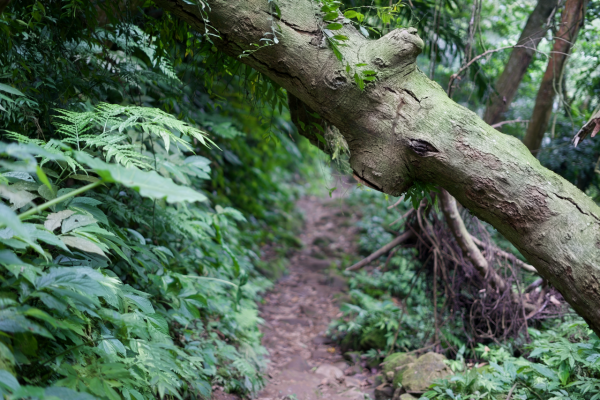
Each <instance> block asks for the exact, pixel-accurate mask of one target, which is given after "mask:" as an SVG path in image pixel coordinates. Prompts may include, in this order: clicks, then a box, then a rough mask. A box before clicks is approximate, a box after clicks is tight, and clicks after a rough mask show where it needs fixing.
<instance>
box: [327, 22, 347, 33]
mask: <svg viewBox="0 0 600 400" xmlns="http://www.w3.org/2000/svg"><path fill="white" fill-rule="evenodd" d="M343 27H344V25H342V24H340V23H339V22H334V23H331V24H328V25H327V26H326V27H325V28H327V29H329V30H330V31H338V30H340V29H342V28H343Z"/></svg>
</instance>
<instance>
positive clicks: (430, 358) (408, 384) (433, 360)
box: [394, 353, 452, 393]
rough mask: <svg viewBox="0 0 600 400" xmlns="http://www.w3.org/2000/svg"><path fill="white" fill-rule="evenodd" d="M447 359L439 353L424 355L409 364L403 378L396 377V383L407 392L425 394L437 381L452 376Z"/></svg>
mask: <svg viewBox="0 0 600 400" xmlns="http://www.w3.org/2000/svg"><path fill="white" fill-rule="evenodd" d="M445 359H446V357H444V356H443V355H441V354H437V353H426V354H423V355H422V356H421V357H419V358H418V359H417V360H416V361H415V362H413V363H411V364H407V365H406V369H404V370H403V371H402V372H401V374H402V376H401V378H400V379H398V380H397V378H396V377H394V382H397V383H401V385H402V387H403V388H404V390H406V391H407V392H411V393H423V392H425V391H427V388H428V387H429V386H430V385H431V384H432V383H433V382H434V381H435V380H437V379H443V378H446V377H447V376H448V375H451V374H452V372H451V371H450V369H449V368H448V366H447V365H446V364H445V363H444V360H445ZM398 372H400V371H398ZM398 372H397V373H398Z"/></svg>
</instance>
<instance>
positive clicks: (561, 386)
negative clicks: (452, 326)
mask: <svg viewBox="0 0 600 400" xmlns="http://www.w3.org/2000/svg"><path fill="white" fill-rule="evenodd" d="M529 334H530V336H531V338H532V342H531V343H529V344H527V345H526V346H524V347H523V348H522V349H518V350H517V349H515V348H514V347H512V346H509V345H496V346H490V347H487V346H484V345H479V346H478V348H477V349H476V352H477V353H478V354H479V356H480V358H481V359H482V360H485V361H486V362H485V363H484V364H487V365H484V366H481V367H479V368H467V366H466V365H465V363H464V359H461V358H460V357H459V358H457V360H456V361H451V362H450V363H451V364H450V365H451V366H452V367H453V369H454V370H456V371H457V374H456V375H455V376H452V377H451V378H450V379H447V380H444V381H441V382H438V383H434V384H433V385H432V387H431V390H430V391H429V392H427V393H425V395H424V398H429V399H452V400H463V399H464V400H467V399H469V400H470V399H506V398H507V396H508V394H509V393H510V394H512V397H511V398H512V399H522V400H525V399H532V398H538V399H544V400H558V399H571V400H584V399H585V400H597V399H600V361H599V360H600V340H598V337H597V336H596V334H595V333H593V332H592V331H591V330H590V329H589V328H588V326H587V324H586V323H585V322H583V321H582V320H580V319H575V320H574V321H570V322H565V323H563V324H560V325H557V326H554V327H552V328H548V329H546V330H544V331H539V330H536V329H529ZM521 352H524V353H523V354H522V355H521V356H520V357H517V356H515V354H516V353H521Z"/></svg>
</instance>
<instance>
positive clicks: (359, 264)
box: [346, 231, 414, 271]
mask: <svg viewBox="0 0 600 400" xmlns="http://www.w3.org/2000/svg"><path fill="white" fill-rule="evenodd" d="M413 236H414V234H413V233H412V231H406V232H404V233H403V234H402V235H400V236H398V237H397V238H395V239H394V240H392V241H391V242H389V243H388V244H386V245H385V246H383V247H382V248H380V249H379V250H377V251H376V252H374V253H373V254H371V255H370V256H368V257H366V258H364V259H362V260H361V261H359V262H357V263H356V264H354V265H352V266H350V267H348V268H346V271H356V270H357V269H361V268H362V267H364V266H365V265H367V264H369V263H370V262H372V261H374V260H377V259H378V258H379V257H381V256H382V255H384V254H386V253H387V252H388V251H390V250H392V249H393V248H394V247H396V246H399V245H401V244H402V243H404V242H406V241H407V240H409V239H410V238H412V237H413Z"/></svg>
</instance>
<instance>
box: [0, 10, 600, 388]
mask: <svg viewBox="0 0 600 400" xmlns="http://www.w3.org/2000/svg"><path fill="white" fill-rule="evenodd" d="M193 2H194V3H195V2H197V3H198V5H199V7H202V6H206V4H205V3H204V2H203V1H202V0H198V1H196V0H194V1H193ZM321 3H322V4H321V7H322V8H321V10H322V11H323V20H324V24H323V33H324V34H326V36H327V38H328V45H329V47H330V48H331V50H332V51H333V52H334V53H335V54H336V55H338V57H341V53H340V52H339V51H338V48H339V46H344V43H345V41H347V40H348V38H346V37H345V36H343V35H336V34H335V33H336V32H335V31H336V30H339V29H340V28H341V24H340V23H339V22H336V20H337V19H338V17H339V15H340V13H342V14H343V15H344V17H345V19H346V21H345V22H346V23H352V24H353V25H355V26H356V27H357V28H358V29H359V31H360V32H362V34H363V35H364V36H366V37H370V38H378V37H380V36H381V35H383V34H385V33H387V32H389V31H390V30H392V29H394V28H397V27H407V26H415V27H417V28H418V30H419V32H420V34H421V36H422V37H423V38H424V39H425V43H426V47H425V49H424V52H423V55H422V56H421V57H420V58H419V60H418V63H419V66H420V68H421V69H422V70H423V71H425V72H426V73H428V75H429V76H431V77H432V78H435V79H436V80H437V81H439V82H440V83H441V84H442V85H445V84H447V83H448V82H449V80H450V77H451V75H452V74H454V73H455V72H456V71H457V70H458V69H459V68H460V66H461V65H465V63H466V62H468V61H470V60H472V59H473V57H474V56H475V55H476V54H481V53H483V52H485V51H486V50H488V49H490V48H498V47H503V46H509V45H511V44H513V43H515V42H516V40H517V38H518V36H519V33H520V29H521V27H522V25H523V24H524V21H525V20H526V19H527V17H528V15H529V13H530V12H531V10H532V9H533V7H534V6H535V1H529V0H511V1H508V2H493V1H485V2H484V1H472V0H464V1H463V0H440V1H437V0H436V1H434V0H412V1H402V2H389V1H387V0H386V1H383V0H375V1H371V2H368V4H367V2H360V1H355V0H346V1H335V0H325V1H322V2H321ZM116 4H119V5H116ZM269 4H270V6H271V7H272V11H273V15H277V14H278V7H279V6H278V2H277V1H275V0H273V1H271V0H269ZM599 13H600V4H599V3H598V1H590V2H589V6H588V11H587V14H586V21H585V24H584V26H583V28H582V30H581V33H580V38H579V40H578V42H577V47H576V48H575V50H574V51H573V54H572V55H571V57H570V61H569V64H568V69H567V71H566V72H565V74H564V76H563V80H562V81H561V82H560V84H559V85H557V88H558V89H559V99H558V100H559V101H558V102H557V107H556V110H555V111H556V112H555V114H554V115H553V119H552V125H551V128H550V129H549V136H548V137H547V138H546V139H545V141H544V149H543V151H542V152H541V155H540V160H541V162H542V163H543V164H544V165H546V166H548V167H549V168H551V169H552V170H554V171H556V172H557V173H559V174H561V175H563V176H565V177H566V178H567V179H569V180H570V181H572V182H573V183H575V184H576V185H577V186H578V187H580V188H581V189H582V190H586V191H587V193H588V194H590V195H591V196H592V197H594V198H595V199H596V200H598V199H600V188H599V185H598V176H597V174H596V172H595V171H594V167H595V166H596V165H597V164H596V163H597V160H598V158H599V157H600V151H599V150H598V146H600V144H598V143H599V142H598V141H597V140H596V141H591V140H586V141H584V142H583V143H582V144H580V146H579V147H578V148H577V149H573V147H572V146H570V139H571V137H572V136H573V134H574V133H575V132H576V130H577V129H578V128H579V127H580V126H581V125H583V123H584V122H585V121H586V120H587V119H588V118H589V117H590V115H591V114H592V112H593V111H594V110H595V109H596V108H597V107H598V106H599V103H598V94H599V90H600V89H599V88H600V85H599V84H598V82H599V80H600V75H599V71H600V69H599V68H598V66H599V65H600V53H599V51H600V48H599V47H598V40H597V39H598V36H599V35H600V22H599V21H600V14H599ZM559 20H560V13H559V12H557V13H555V14H553V17H552V19H551V20H550V23H551V26H552V29H554V28H556V25H557V23H558V21H559ZM473 21H476V22H473ZM552 29H550V30H549V33H548V35H547V38H546V39H545V40H543V41H542V43H541V45H540V47H539V50H540V51H539V52H538V53H537V54H536V56H535V59H534V61H533V64H532V65H531V67H530V68H529V70H528V74H527V75H526V77H525V79H524V81H523V83H522V84H521V87H520V91H519V93H518V95H517V98H516V99H515V100H514V102H513V104H512V106H511V108H510V110H509V111H508V113H507V114H506V116H505V118H506V120H515V119H521V120H526V119H528V118H529V115H530V114H531V110H532V108H533V103H534V99H535V96H536V92H537V87H538V83H539V80H540V78H541V75H542V74H543V73H544V69H545V66H546V62H547V53H548V52H549V51H550V48H551V40H550V39H551V33H550V32H552ZM554 30H555V29H554ZM0 32H1V33H0V34H1V35H2V36H1V37H2V40H0V112H1V114H0V129H1V131H0V132H1V134H2V140H1V141H0V197H1V198H2V200H1V201H0V266H1V267H2V269H0V396H3V397H6V398H9V399H17V398H37V399H57V398H58V399H69V398H72V399H92V398H99V399H121V398H124V399H143V398H149V399H150V398H156V397H160V398H164V397H168V398H198V397H203V398H206V397H209V396H210V395H211V390H212V388H213V387H219V388H224V389H225V390H226V391H229V392H237V393H240V394H244V395H251V394H254V393H256V391H257V390H258V389H259V388H260V387H261V386H262V385H263V383H264V376H263V374H262V372H261V370H262V369H263V367H264V365H265V362H266V359H265V349H264V348H263V347H261V345H260V335H259V330H258V324H259V323H260V319H259V317H258V315H257V306H256V304H257V302H258V301H260V294H261V292H262V291H263V290H265V289H266V288H268V287H269V285H270V284H271V282H270V280H269V279H268V278H273V277H276V276H278V275H279V274H281V272H282V271H283V264H284V261H283V258H282V257H283V256H284V255H285V252H286V249H287V248H288V247H289V246H296V245H298V240H297V239H296V237H295V234H294V229H296V228H297V226H298V216H297V215H296V212H295V211H294V204H293V203H294V200H295V199H296V198H297V196H298V195H300V194H301V190H302V189H301V188H300V187H299V186H297V185H296V184H295V183H297V182H299V181H301V180H302V179H303V178H305V177H306V176H307V175H308V174H310V173H313V172H314V171H313V168H314V167H311V166H309V164H312V163H307V162H306V160H307V159H310V158H311V157H312V156H313V155H314V152H315V150H314V149H312V148H311V147H310V146H308V145H307V143H306V141H305V140H304V139H302V138H300V137H299V136H298V135H297V133H296V132H295V130H294V128H293V127H292V125H291V123H290V121H289V118H288V115H287V114H288V113H287V111H286V109H285V108H286V102H287V100H286V94H285V92H284V91H283V90H282V89H281V88H278V87H277V85H275V84H273V83H272V82H271V81H270V80H269V79H266V78H265V77H263V76H261V75H260V74H259V73H257V72H256V71H253V70H252V69H250V68H248V67H246V66H244V65H243V64H241V63H240V60H236V59H231V58H229V57H227V56H225V55H223V54H221V53H220V52H219V51H218V50H217V49H216V47H214V45H213V42H212V39H213V38H214V32H211V31H210V30H207V31H205V32H199V33H198V32H194V31H191V30H190V29H189V28H188V27H187V26H186V25H185V24H184V23H182V22H181V21H179V20H177V19H176V18H174V17H173V16H171V15H169V14H168V13H165V12H163V10H161V9H160V8H157V7H156V5H155V4H154V3H153V2H152V1H151V0H147V1H127V2H124V3H116V2H110V1H99V2H83V1H80V0H64V1H58V0H55V1H46V2H42V1H36V0H13V1H12V2H11V4H10V5H9V7H8V8H7V9H5V10H4V12H3V13H2V15H1V16H0ZM278 34H279V32H278V30H277V24H276V22H274V23H273V26H272V30H271V32H266V33H265V36H264V39H263V43H261V44H260V45H256V46H257V48H256V50H254V51H260V50H261V48H262V46H272V45H276V44H277V40H278ZM245 55H248V54H245ZM507 58H508V51H504V52H498V53H493V54H492V55H490V56H488V57H484V58H481V59H479V61H477V62H475V63H473V65H472V66H471V68H469V69H468V70H467V71H466V72H465V74H464V76H462V78H461V79H460V80H459V81H458V84H457V88H456V89H455V92H454V99H455V100H457V101H458V102H460V103H461V104H463V105H465V106H467V107H469V108H471V109H472V110H474V111H477V112H478V113H479V114H482V113H483V109H484V108H485V105H486V103H487V101H488V100H489V98H490V96H491V95H492V94H493V91H494V89H493V83H494V81H495V79H496V78H497V76H498V75H499V74H500V72H501V71H502V69H503V66H504V63H505V62H506V60H507ZM342 61H343V59H342ZM360 67H361V66H360V65H347V66H346V68H347V71H348V72H352V73H351V75H353V77H354V80H355V81H356V83H357V85H359V86H360V87H361V88H363V89H364V88H365V87H366V85H368V84H369V82H372V81H374V80H376V79H377V77H376V73H375V72H374V71H362V70H361V71H360V72H359V70H360ZM317 128H318V129H319V128H320V132H321V133H324V129H323V127H317ZM502 129H503V130H504V131H505V132H506V133H508V134H511V135H514V136H516V137H519V138H522V137H523V134H524V132H525V129H524V125H523V124H521V123H516V124H508V125H505V126H503V127H502ZM317 137H318V138H319V140H320V141H321V142H322V143H323V144H324V145H328V143H327V140H326V139H325V138H323V137H322V136H321V135H320V134H317ZM330 150H332V151H331V153H332V154H333V158H334V159H335V164H334V165H335V166H337V168H339V169H341V170H344V168H345V167H344V166H345V165H346V158H347V152H344V151H343V150H344V149H343V148H340V147H339V146H338V147H335V146H334V148H333V149H330ZM344 172H347V171H344ZM432 189H433V188H430V187H428V186H422V187H421V186H419V185H415V186H414V187H413V189H412V190H411V192H409V193H408V194H407V200H409V201H407V202H405V203H402V204H401V205H399V206H398V207H397V208H395V209H394V211H392V212H390V211H388V210H387V208H386V207H387V206H388V205H389V202H388V199H387V198H386V197H385V196H383V195H379V194H375V193H373V192H370V191H360V192H358V193H355V194H353V195H352V196H351V197H350V198H349V199H348V202H349V203H350V204H351V205H353V206H354V207H357V208H360V212H361V213H362V214H363V219H362V221H361V223H360V227H361V229H362V233H361V238H360V247H361V251H362V252H363V253H364V255H367V254H369V253H371V252H373V251H374V250H376V249H378V248H379V247H381V246H382V245H383V244H385V243H387V242H389V241H390V240H391V239H392V237H393V235H395V234H396V233H397V231H395V230H394V229H395V228H397V227H399V226H400V225H393V226H392V227H390V223H392V222H394V221H396V220H397V218H398V217H400V216H401V215H402V214H404V213H405V212H406V211H407V210H408V209H409V208H410V207H411V205H413V206H414V205H418V204H419V201H420V200H421V199H422V198H426V197H427V196H429V195H430V191H431V190H432ZM334 190H335V188H333V187H331V188H330V194H331V192H333V191H334ZM436 212H438V210H436ZM489 233H490V234H491V235H492V238H493V239H494V241H495V242H496V244H497V245H498V246H499V247H501V248H504V249H505V250H509V251H514V249H513V248H512V247H511V246H510V245H509V244H508V242H506V241H505V240H504V239H502V238H501V237H500V236H499V235H497V234H496V233H495V232H494V231H493V230H491V229H490V232H489ZM270 242H275V243H276V244H277V246H271V248H275V249H277V251H278V257H279V258H276V259H269V260H268V262H265V260H264V259H263V255H262V254H261V246H262V245H264V244H265V243H270ZM426 263H427V262H426V260H424V259H423V257H422V255H419V254H417V252H416V251H415V250H414V249H411V250H408V249H396V250H394V252H393V253H392V254H390V256H389V257H388V258H385V257H384V258H382V259H380V260H378V268H376V269H375V270H374V271H373V270H372V271H370V272H360V273H358V274H355V275H353V276H352V277H351V279H350V286H351V292H350V301H349V302H348V304H345V305H344V306H343V307H342V312H343V317H342V318H340V319H338V320H336V321H334V323H333V324H332V326H331V334H332V336H333V337H334V338H336V339H338V340H339V342H340V344H341V345H342V347H343V348H345V349H353V350H361V351H364V352H366V353H367V355H368V358H370V359H371V360H374V361H375V363H374V364H373V365H376V364H377V361H380V360H381V359H382V358H383V357H384V356H385V355H386V354H388V353H389V352H391V351H397V350H405V351H407V350H408V351H410V350H417V349H420V348H423V347H424V346H428V345H429V344H430V343H432V342H435V345H436V346H437V347H436V350H438V351H443V352H446V354H447V355H448V356H451V357H453V358H454V360H452V361H450V362H449V364H450V366H451V367H452V368H453V369H454V370H455V371H456V372H457V373H458V374H457V375H455V376H454V377H453V378H451V379H450V380H448V381H445V382H440V383H438V384H436V385H434V386H433V387H432V390H431V391H430V392H429V393H427V394H426V397H428V398H439V399H446V398H449V399H479V398H481V399H495V398H506V397H510V396H512V397H511V398H514V399H516V398H522V399H525V398H531V397H536V398H540V399H555V398H557V399H558V398H572V399H598V398H600V383H599V382H600V381H599V378H600V377H599V376H598V365H597V361H598V360H600V357H599V356H598V354H599V351H600V344H599V342H598V338H597V337H596V336H595V335H593V334H592V333H591V332H590V331H588V330H587V329H586V327H585V325H584V324H582V323H581V322H580V321H579V320H576V319H575V320H571V319H570V318H571V317H565V320H566V322H564V323H559V322H557V321H549V322H547V323H537V324H536V325H535V327H534V328H530V329H529V330H528V331H527V334H528V335H529V336H530V339H533V341H528V338H527V335H526V333H524V334H523V337H519V338H516V339H514V340H513V341H509V342H505V343H499V344H494V345H492V344H491V343H487V345H486V344H475V343H474V342H473V341H471V340H470V338H469V337H468V332H466V330H465V329H464V326H463V324H462V320H461V316H460V315H459V314H452V313H450V312H448V311H447V310H449V309H448V308H444V307H443V305H442V304H441V301H440V302H439V303H435V302H433V301H432V298H436V299H438V298H439V299H440V300H441V299H443V293H442V290H441V289H440V288H438V290H439V293H438V292H435V294H434V292H433V291H434V290H435V289H433V288H432V287H431V285H430V283H431V282H432V277H431V273H430V271H428V270H427V269H426V268H424V265H425V264H426ZM344 266H347V265H344ZM523 279H525V280H526V281H527V283H530V281H532V280H533V279H534V278H533V277H531V276H524V277H523ZM433 294H434V295H433ZM436 320H437V321H444V323H442V324H441V326H436V322H435V321H436ZM434 336H437V337H435V340H433V339H432V338H433V337H434ZM481 362H489V364H487V365H485V366H482V365H481V364H477V365H478V366H475V365H474V364H475V363H481Z"/></svg>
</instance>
